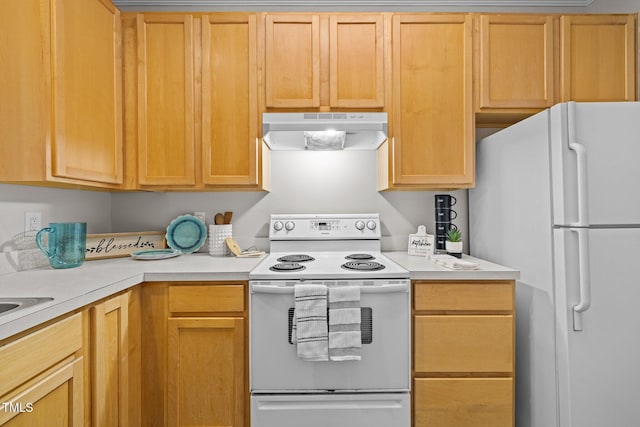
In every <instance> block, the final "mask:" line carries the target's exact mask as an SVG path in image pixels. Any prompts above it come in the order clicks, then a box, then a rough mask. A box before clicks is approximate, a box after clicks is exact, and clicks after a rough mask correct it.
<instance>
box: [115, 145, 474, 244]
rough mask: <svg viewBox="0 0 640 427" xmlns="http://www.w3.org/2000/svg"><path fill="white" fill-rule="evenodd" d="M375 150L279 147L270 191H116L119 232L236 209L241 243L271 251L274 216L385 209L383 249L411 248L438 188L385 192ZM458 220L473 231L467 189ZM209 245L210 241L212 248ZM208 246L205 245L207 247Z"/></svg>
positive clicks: (430, 224)
mask: <svg viewBox="0 0 640 427" xmlns="http://www.w3.org/2000/svg"><path fill="white" fill-rule="evenodd" d="M376 182H377V157H376V152H375V151H329V152H318V151H316V152H307V151H273V152H271V192H269V193H265V192H260V193H255V192H198V193H151V192H148V193H143V192H135V193H114V194H113V195H112V201H111V221H112V228H113V230H114V231H145V230H149V231H151V230H162V229H164V228H166V226H167V224H168V223H169V222H170V221H171V220H172V219H173V218H175V217H177V216H178V215H182V214H185V213H193V212H194V211H202V212H206V215H207V223H208V224H209V223H212V222H213V215H214V214H215V213H216V212H223V211H228V210H230V211H233V212H234V216H233V235H234V238H235V239H236V240H237V241H238V243H239V244H240V246H241V247H242V248H247V247H250V246H254V245H255V246H257V247H258V248H259V249H262V250H266V249H268V234H269V230H268V225H269V215H270V214H271V213H369V212H373V213H380V218H381V221H382V235H383V240H382V244H383V249H384V250H406V249H407V239H408V236H409V234H411V233H415V232H416V230H417V226H418V225H420V224H424V225H426V226H427V231H428V232H429V233H430V234H433V233H434V231H435V230H434V226H435V225H434V203H433V195H434V194H437V193H439V192H431V191H389V192H378V191H377V189H376ZM450 194H453V195H454V196H455V197H457V198H458V204H457V206H456V208H455V210H456V211H457V212H458V214H459V216H458V219H456V220H455V221H454V222H455V223H456V225H458V226H459V227H460V228H461V229H462V230H463V233H464V235H465V236H466V230H467V192H466V191H464V190H462V191H454V192H450ZM205 246H206V245H205ZM203 249H204V250H206V247H205V248H203Z"/></svg>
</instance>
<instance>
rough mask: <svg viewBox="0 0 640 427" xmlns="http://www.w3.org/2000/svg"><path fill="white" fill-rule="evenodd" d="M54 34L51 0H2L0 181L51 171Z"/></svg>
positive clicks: (39, 176)
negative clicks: (48, 155) (48, 149)
mask: <svg viewBox="0 0 640 427" xmlns="http://www.w3.org/2000/svg"><path fill="white" fill-rule="evenodd" d="M49 37H50V25H49V4H48V3H47V2H42V1H41V0H22V1H19V2H12V1H3V2H0V38H1V40H2V42H0V58H2V60H1V61H2V62H1V64H0V67H1V73H0V75H1V76H2V77H1V78H0V94H2V95H1V99H2V101H1V102H0V158H1V159H2V161H0V180H2V181H3V182H7V181H40V180H43V179H44V178H45V175H46V174H45V168H46V160H45V159H46V155H45V148H44V146H45V140H47V139H48V138H49V136H50V128H51V125H50V114H51V108H50V105H51V97H50V94H51V86H50V84H51V75H50V73H49V68H50V66H49V60H50V58H49V53H50V38H49ZM5 58H6V60H5ZM9 58H10V59H9ZM18 141H19V143H18Z"/></svg>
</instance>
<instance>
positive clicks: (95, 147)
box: [0, 0, 123, 188]
mask: <svg viewBox="0 0 640 427" xmlns="http://www.w3.org/2000/svg"><path fill="white" fill-rule="evenodd" d="M87 34H90V35H91V36H90V37H88V36H87ZM0 36H1V37H2V39H3V43H1V45H0V56H1V57H3V58H11V60H10V61H4V62H3V63H2V73H1V74H2V79H1V81H0V92H1V93H2V94H3V102H2V105H1V106H0V129H2V131H1V132H0V155H1V156H2V158H3V161H2V163H1V165H0V180H2V182H16V183H26V184H47V185H60V186H65V185H74V186H76V185H80V186H89V187H109V188H118V187H119V186H120V184H122V182H123V139H122V95H121V94H122V85H121V49H120V13H119V11H118V10H117V9H116V8H115V7H114V6H113V4H112V3H111V2H110V1H109V0H89V1H86V0H48V1H37V0H25V1H20V2H3V3H2V5H1V6H0ZM89 76H90V77H89Z"/></svg>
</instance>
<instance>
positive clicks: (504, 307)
mask: <svg viewBox="0 0 640 427" xmlns="http://www.w3.org/2000/svg"><path fill="white" fill-rule="evenodd" d="M414 307H415V309H416V310H418V311H419V310H439V311H444V310H452V311H456V310H457V311H512V310H513V282H470V283H451V282H428V283H426V282H418V283H416V285H415V289H414Z"/></svg>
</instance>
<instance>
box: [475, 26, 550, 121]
mask: <svg viewBox="0 0 640 427" xmlns="http://www.w3.org/2000/svg"><path fill="white" fill-rule="evenodd" d="M476 26H477V30H478V37H477V41H478V49H477V53H478V55H477V58H478V63H477V66H476V70H475V75H476V78H477V81H478V84H477V85H476V86H477V89H478V94H477V107H476V111H483V110H485V109H543V108H547V107H550V106H552V105H553V104H554V82H555V78H554V58H555V55H554V43H553V42H554V38H553V36H554V27H553V17H552V16H550V15H478V16H476Z"/></svg>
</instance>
